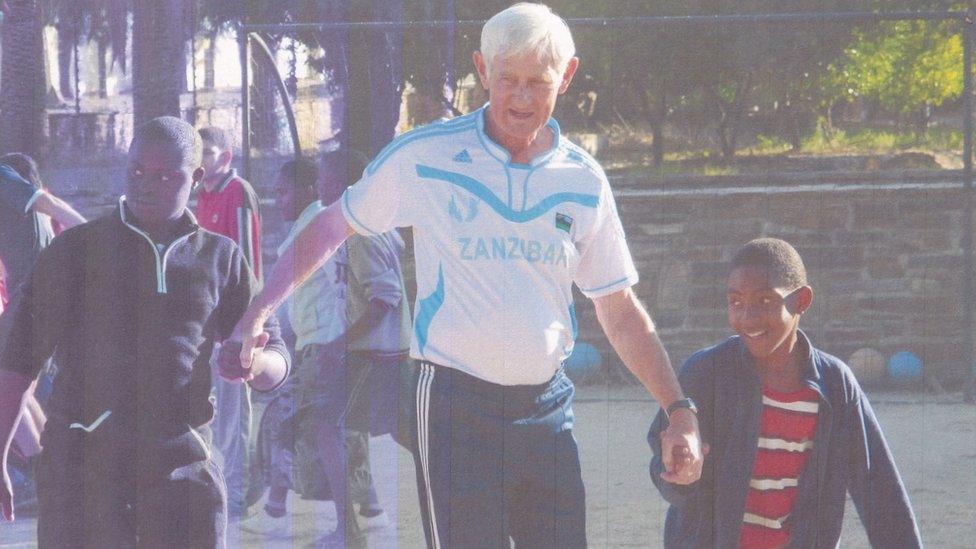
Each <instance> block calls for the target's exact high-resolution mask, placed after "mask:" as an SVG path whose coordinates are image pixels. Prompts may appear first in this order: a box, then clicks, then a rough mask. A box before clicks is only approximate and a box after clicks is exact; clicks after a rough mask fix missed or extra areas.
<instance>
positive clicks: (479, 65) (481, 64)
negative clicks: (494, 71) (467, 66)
mask: <svg viewBox="0 0 976 549" xmlns="http://www.w3.org/2000/svg"><path fill="white" fill-rule="evenodd" d="M471 59H472V60H473V61H474V67H475V69H476V70H477V71H478V79H479V80H481V86H482V87H483V88H484V89H486V90H487V89H488V64H487V63H485V56H483V55H481V52H480V51H477V50H476V51H475V52H474V53H472V54H471Z"/></svg>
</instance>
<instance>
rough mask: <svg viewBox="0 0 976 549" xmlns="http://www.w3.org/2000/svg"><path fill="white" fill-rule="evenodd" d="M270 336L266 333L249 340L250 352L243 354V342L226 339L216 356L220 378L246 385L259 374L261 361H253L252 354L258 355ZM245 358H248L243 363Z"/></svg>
mask: <svg viewBox="0 0 976 549" xmlns="http://www.w3.org/2000/svg"><path fill="white" fill-rule="evenodd" d="M270 337H271V336H270V335H269V334H268V333H267V332H261V333H260V334H258V335H256V336H254V337H252V338H250V343H249V344H250V350H249V351H248V352H246V353H245V351H244V345H245V343H244V342H241V341H238V340H234V339H228V340H227V341H224V342H223V343H222V344H221V345H220V352H219V354H218V355H217V367H218V371H219V372H220V377H222V378H224V379H225V380H227V381H230V382H234V383H246V382H248V381H251V380H253V379H254V378H255V377H256V376H258V375H260V374H261V371H260V369H261V361H260V360H254V353H260V352H261V351H262V350H263V349H264V346H265V345H267V344H268V339H270ZM245 356H246V357H247V358H248V361H247V364H245V363H244V358H245Z"/></svg>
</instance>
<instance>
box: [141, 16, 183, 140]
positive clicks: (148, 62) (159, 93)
mask: <svg viewBox="0 0 976 549" xmlns="http://www.w3.org/2000/svg"><path fill="white" fill-rule="evenodd" d="M182 26H183V5H182V2H180V1H179V0H133V24H132V103H133V110H134V112H135V125H136V126H139V125H141V124H143V123H145V122H148V121H149V120H151V119H153V118H156V117H158V116H177V117H178V116H180V115H181V112H180V95H181V93H182V92H183V89H184V88H185V80H186V50H185V48H184V43H183V36H184V33H183V28H182Z"/></svg>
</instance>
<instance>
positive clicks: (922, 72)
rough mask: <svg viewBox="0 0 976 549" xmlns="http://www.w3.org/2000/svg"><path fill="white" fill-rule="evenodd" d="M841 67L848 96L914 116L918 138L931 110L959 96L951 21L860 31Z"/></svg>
mask: <svg viewBox="0 0 976 549" xmlns="http://www.w3.org/2000/svg"><path fill="white" fill-rule="evenodd" d="M840 66H841V67H842V74H843V77H844V84H845V85H844V86H843V89H845V91H847V92H848V94H849V95H850V96H854V97H863V98H867V99H873V100H876V101H878V102H879V103H880V104H881V105H882V106H883V107H885V108H887V109H890V110H892V111H895V112H899V113H902V114H905V115H914V116H915V123H916V130H917V132H918V133H919V134H921V133H923V132H924V131H925V129H926V127H927V125H928V118H929V112H928V111H929V108H930V107H937V106H939V105H941V104H942V103H943V102H945V101H947V100H953V99H957V98H959V97H960V96H961V95H962V76H963V73H962V39H961V37H960V36H959V30H958V28H957V26H956V25H955V24H953V23H950V22H942V23H931V22H926V21H896V22H886V23H883V24H881V25H879V26H878V27H877V28H874V29H871V30H867V31H865V30H859V31H857V32H856V33H855V42H854V44H852V45H851V46H850V47H849V48H848V49H847V50H846V52H845V56H844V59H843V60H842V61H841V64H840Z"/></svg>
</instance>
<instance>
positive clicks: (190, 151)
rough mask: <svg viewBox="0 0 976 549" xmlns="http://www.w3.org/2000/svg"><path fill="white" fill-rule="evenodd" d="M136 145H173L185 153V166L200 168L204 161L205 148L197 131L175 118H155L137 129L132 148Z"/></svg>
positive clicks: (134, 133)
mask: <svg viewBox="0 0 976 549" xmlns="http://www.w3.org/2000/svg"><path fill="white" fill-rule="evenodd" d="M136 143H141V144H163V145H173V146H175V147H176V148H178V149H179V150H180V151H181V152H182V153H183V163H184V165H185V166H190V167H197V166H200V162H201V161H202V159H203V146H202V144H201V140H200V136H199V135H197V131H196V130H195V129H193V126H191V125H190V124H189V123H187V122H186V121H184V120H181V119H179V118H176V117H175V116H160V117H158V118H153V119H152V120H150V121H148V122H146V123H144V124H143V125H141V126H139V127H138V128H136V129H135V131H134V132H133V137H132V143H131V144H130V148H131V147H132V146H133V145H135V144H136Z"/></svg>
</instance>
